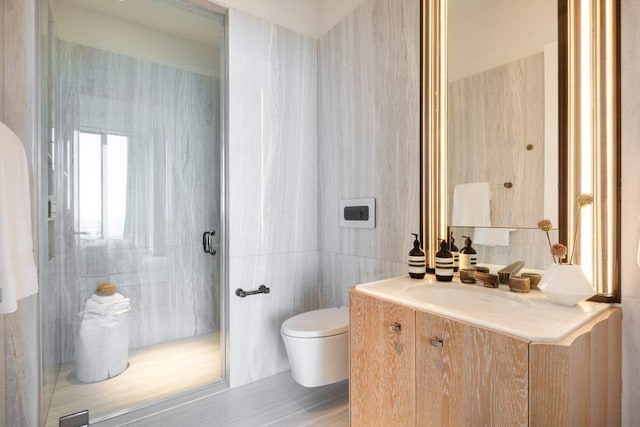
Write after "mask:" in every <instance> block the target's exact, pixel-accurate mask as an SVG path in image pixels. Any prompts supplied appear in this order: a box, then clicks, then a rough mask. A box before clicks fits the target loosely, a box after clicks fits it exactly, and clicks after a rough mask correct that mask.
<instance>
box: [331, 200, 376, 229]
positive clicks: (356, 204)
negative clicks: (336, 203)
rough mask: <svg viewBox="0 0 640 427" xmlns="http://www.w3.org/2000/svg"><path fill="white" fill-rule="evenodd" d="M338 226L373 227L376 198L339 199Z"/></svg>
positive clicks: (374, 224)
mask: <svg viewBox="0 0 640 427" xmlns="http://www.w3.org/2000/svg"><path fill="white" fill-rule="evenodd" d="M340 227H346V228H375V227H376V199H347V200H340Z"/></svg>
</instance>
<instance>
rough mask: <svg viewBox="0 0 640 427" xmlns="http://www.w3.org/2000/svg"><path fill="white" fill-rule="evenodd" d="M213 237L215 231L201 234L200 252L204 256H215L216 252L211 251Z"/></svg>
mask: <svg viewBox="0 0 640 427" xmlns="http://www.w3.org/2000/svg"><path fill="white" fill-rule="evenodd" d="M215 235H216V232H215V230H211V231H205V232H204V233H202V250H203V251H204V253H205V254H209V255H215V254H216V253H217V252H216V250H215V249H213V236H215Z"/></svg>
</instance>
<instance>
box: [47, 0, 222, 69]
mask: <svg viewBox="0 0 640 427" xmlns="http://www.w3.org/2000/svg"><path fill="white" fill-rule="evenodd" d="M52 6H53V7H52V9H53V15H54V22H55V27H56V31H57V36H58V37H59V38H60V39H62V40H65V41H69V42H72V43H77V44H81V45H84V46H88V47H93V48H96V49H101V50H106V51H109V52H113V53H119V54H121V55H125V56H130V57H133V58H139V59H143V60H146V61H151V62H154V63H158V64H164V65H169V66H172V67H176V68H181V69H183V70H188V71H193V72H196V73H199V74H203V75H209V76H219V75H220V73H219V68H220V61H219V58H220V54H219V49H220V47H219V44H220V40H215V39H214V40H211V44H204V43H201V42H198V41H196V40H190V39H187V38H184V37H179V36H176V35H174V34H171V33H169V32H166V31H159V30H157V29H154V28H152V27H149V26H145V25H144V24H143V23H139V22H136V19H137V16H135V12H136V11H135V10H132V11H131V12H132V14H133V15H131V16H130V20H125V19H120V18H119V17H116V16H111V15H109V14H107V13H104V12H101V11H95V10H91V9H88V8H84V7H80V6H78V5H77V4H75V3H74V2H70V1H61V0H58V1H55V2H52ZM174 13H177V14H181V15H186V16H181V17H180V18H182V19H185V18H188V17H189V15H191V14H190V13H189V12H179V11H175V12H174ZM215 22H216V21H210V22H209V25H212V24H213V25H215ZM214 30H215V28H214ZM213 33H214V34H215V31H213ZM214 37H216V36H215V35H212V38H214Z"/></svg>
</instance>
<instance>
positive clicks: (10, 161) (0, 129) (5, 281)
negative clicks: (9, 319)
mask: <svg viewBox="0 0 640 427" xmlns="http://www.w3.org/2000/svg"><path fill="white" fill-rule="evenodd" d="M30 195H31V191H30V187H29V169H28V166H27V156H26V154H25V151H24V147H23V145H22V142H21V141H20V139H19V138H18V137H17V136H16V134H15V133H13V131H12V130H11V129H9V128H8V127H7V126H6V125H5V124H4V123H2V122H0V289H2V295H1V296H2V299H1V301H0V314H4V313H12V312H14V311H16V309H17V308H18V300H19V299H21V298H24V297H28V296H29V295H33V294H35V293H36V292H38V273H37V270H36V264H35V261H34V257H33V234H32V231H31V196H30Z"/></svg>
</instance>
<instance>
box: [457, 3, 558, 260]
mask: <svg viewBox="0 0 640 427" xmlns="http://www.w3.org/2000/svg"><path fill="white" fill-rule="evenodd" d="M447 7H448V12H447V62H448V68H447V74H448V76H447V80H448V95H447V101H448V102H447V115H448V116H447V122H448V126H447V144H448V145H447V157H448V163H447V196H448V197H447V199H448V209H447V221H448V224H449V225H451V226H452V227H453V228H452V232H453V234H454V236H455V237H456V241H457V242H460V243H462V238H461V236H462V235H465V236H466V235H468V236H472V238H473V242H474V243H473V246H474V248H475V249H476V250H477V251H478V255H479V260H480V262H485V263H491V264H503V265H506V264H509V263H511V262H512V261H514V260H516V259H518V260H523V261H525V264H526V266H527V267H529V268H539V269H545V268H547V267H548V266H549V265H550V264H551V263H552V262H553V260H552V258H551V256H549V254H548V245H547V240H546V236H545V235H544V233H542V232H540V231H539V230H537V229H536V224H537V222H538V221H539V220H540V219H542V218H548V219H550V220H551V221H552V223H553V224H554V225H555V226H557V224H558V157H557V153H558V120H557V118H558V91H557V88H558V47H557V46H558V44H557V22H558V19H557V13H558V6H557V3H556V0H544V1H536V2H531V1H528V0H511V1H504V0H481V1H478V0H449V1H448V2H447ZM552 239H557V229H555V230H553V232H552Z"/></svg>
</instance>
